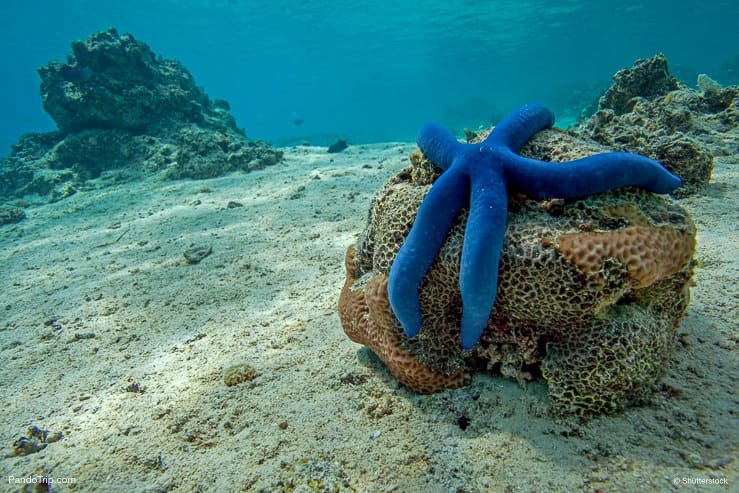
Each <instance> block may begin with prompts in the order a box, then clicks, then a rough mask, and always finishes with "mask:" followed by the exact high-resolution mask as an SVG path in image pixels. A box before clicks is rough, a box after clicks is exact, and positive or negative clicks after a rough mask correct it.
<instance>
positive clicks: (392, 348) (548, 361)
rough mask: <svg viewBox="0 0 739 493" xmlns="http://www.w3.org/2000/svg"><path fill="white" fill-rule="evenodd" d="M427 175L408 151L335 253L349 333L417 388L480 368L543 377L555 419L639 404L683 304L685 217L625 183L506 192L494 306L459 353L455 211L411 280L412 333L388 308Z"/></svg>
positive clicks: (570, 143)
mask: <svg viewBox="0 0 739 493" xmlns="http://www.w3.org/2000/svg"><path fill="white" fill-rule="evenodd" d="M602 150H603V147H602V146H600V145H598V144H596V143H593V142H592V141H587V140H584V139H582V138H578V137H575V136H573V135H569V134H566V133H564V132H561V131H558V130H545V131H542V132H539V133H538V134H537V135H536V136H534V138H532V139H531V140H530V141H529V142H528V143H527V144H526V145H525V146H524V147H523V149H522V151H521V154H522V155H525V156H528V157H532V158H536V159H540V160H544V161H564V160H572V159H577V158H581V157H584V156H587V155H591V154H593V153H595V152H599V151H602ZM553 165H556V164H553ZM439 171H440V170H439V169H438V168H436V167H435V166H434V165H433V164H432V163H431V162H429V161H428V160H427V159H426V158H425V157H424V156H423V155H422V154H421V153H420V152H418V151H417V152H415V153H413V154H412V155H411V165H410V166H408V167H406V168H405V169H403V170H402V171H401V172H400V173H399V174H397V175H396V176H394V177H392V178H391V179H390V180H389V181H388V182H387V183H386V184H385V186H384V187H383V188H382V189H381V190H379V191H378V193H377V194H376V196H375V198H374V201H373V203H372V205H371V208H370V214H369V219H368V223H367V227H366V229H365V231H364V232H363V233H362V235H361V236H360V238H359V240H358V241H357V243H356V246H354V245H353V246H351V247H350V248H349V251H348V252H347V262H346V269H347V278H346V283H345V285H344V288H343V289H342V292H341V296H340V301H339V312H340V315H341V321H342V324H343V326H344V330H345V332H346V333H347V335H348V336H349V337H350V338H351V339H352V340H354V341H356V342H359V343H361V344H365V345H367V346H368V347H369V348H370V349H372V350H373V351H374V352H375V353H376V354H377V355H378V356H379V357H380V359H382V360H383V361H384V362H385V363H386V364H387V366H388V367H389V369H390V371H391V373H392V374H393V375H394V376H395V377H396V378H397V379H398V380H399V381H400V382H401V383H403V384H405V385H406V386H408V387H409V388H410V389H412V390H414V391H418V392H433V391H438V390H441V389H444V388H453V387H457V386H460V385H463V384H464V383H465V382H466V381H468V378H467V375H469V374H470V373H472V372H473V371H474V370H475V369H479V368H481V367H483V368H485V367H487V368H488V369H494V370H498V371H499V372H500V373H502V374H503V375H506V376H510V377H513V378H516V379H518V380H519V381H523V380H527V379H530V378H532V376H533V375H535V374H537V373H538V372H541V375H542V376H543V378H544V379H545V380H546V381H547V383H548V385H549V395H550V401H551V404H552V405H553V407H554V409H556V410H557V411H558V412H564V413H578V414H588V413H602V412H612V411H616V410H619V409H622V408H623V407H624V406H626V405H628V404H630V403H635V402H639V401H640V400H642V399H643V398H644V397H645V396H648V395H649V393H650V391H651V390H652V389H653V388H654V386H655V384H656V383H657V382H658V381H659V379H660V378H661V377H662V376H663V375H664V374H665V372H666V370H667V363H668V361H669V357H670V355H671V353H672V350H673V345H674V341H675V333H676V328H677V326H678V324H679V322H680V320H681V318H682V316H683V314H684V312H685V310H686V307H687V304H688V301H689V291H688V286H689V285H690V279H691V276H692V271H693V262H692V256H693V253H694V248H695V227H694V225H693V222H692V220H691V219H690V217H689V216H688V214H687V212H686V211H685V210H684V209H682V208H681V207H679V206H678V205H677V204H676V202H674V201H673V200H672V199H670V198H667V197H663V196H659V195H655V194H652V193H649V192H646V191H643V190H640V189H636V188H631V187H626V188H622V189H619V190H615V191H609V192H604V193H600V194H596V195H592V196H590V197H587V198H584V199H579V200H562V199H554V200H546V201H535V200H532V199H530V198H529V197H526V196H524V195H522V194H519V195H514V196H513V197H512V198H511V200H510V204H509V211H508V222H507V227H506V235H505V242H504V246H503V251H502V255H501V261H500V273H499V285H498V294H497V302H496V305H495V309H494V311H493V313H492V316H491V318H490V320H489V322H488V325H487V327H486V328H485V331H484V333H483V336H482V340H481V343H480V344H478V345H477V346H476V347H475V348H473V349H472V350H471V351H463V350H462V349H461V348H460V341H459V326H460V318H461V311H462V310H461V308H462V306H461V296H460V292H459V287H458V285H459V261H460V255H461V249H462V243H463V234H464V224H465V221H466V217H467V211H466V210H463V211H462V212H461V213H460V215H459V217H458V218H457V219H456V221H455V223H454V225H453V227H452V230H451V231H450V233H449V234H448V236H447V238H446V241H445V243H444V245H443V247H442V249H441V251H440V252H439V255H438V257H437V259H436V261H435V262H434V264H433V266H432V267H431V270H430V271H429V272H428V274H427V275H426V277H425V278H424V280H423V282H422V284H421V287H420V301H421V308H422V312H423V329H422V330H421V332H420V334H419V335H418V336H416V337H414V338H407V337H406V336H405V335H404V334H403V330H402V328H401V327H400V324H399V323H398V321H397V319H396V318H395V316H394V314H393V313H392V310H391V309H390V306H389V303H388V299H387V274H388V271H389V268H390V265H391V264H392V262H393V259H394V258H395V255H396V254H397V252H398V249H399V248H400V245H401V244H402V243H403V240H404V238H405V236H406V235H407V234H408V231H409V229H410V226H411V224H412V223H413V221H414V218H415V215H416V212H417V210H418V207H419V205H420V203H421V201H422V200H423V198H424V196H425V195H426V193H427V192H428V190H429V189H430V186H431V184H432V183H433V181H434V180H435V179H436V178H437V177H438V176H439Z"/></svg>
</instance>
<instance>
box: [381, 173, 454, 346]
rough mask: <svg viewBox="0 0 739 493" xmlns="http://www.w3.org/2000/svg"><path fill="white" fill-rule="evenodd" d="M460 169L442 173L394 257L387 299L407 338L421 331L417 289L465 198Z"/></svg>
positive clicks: (427, 195) (424, 200)
mask: <svg viewBox="0 0 739 493" xmlns="http://www.w3.org/2000/svg"><path fill="white" fill-rule="evenodd" d="M460 171H461V170H460V169H459V168H455V169H451V170H449V171H447V172H446V173H443V174H442V175H441V176H440V177H439V178H438V179H437V180H436V182H434V184H433V185H432V186H431V190H429V192H428V193H427V194H426V197H425V198H424V199H423V202H422V203H421V207H420V208H419V209H418V213H417V215H416V219H415V221H414V222H413V226H412V227H411V230H410V232H409V233H408V236H407V237H406V239H405V242H404V243H403V246H402V247H401V248H400V250H399V251H398V254H397V255H396V256H395V260H394V261H393V264H392V266H391V267H390V275H389V277H388V285H387V291H388V298H389V299H390V306H391V307H392V309H393V312H394V313H395V316H396V317H397V318H398V320H399V321H400V324H401V325H402V326H403V330H404V331H405V333H406V335H407V336H408V337H413V336H415V335H416V334H418V331H419V330H421V324H422V318H421V305H420V302H419V299H418V288H419V286H420V284H421V280H422V279H423V277H424V276H425V275H426V272H427V271H428V270H429V268H431V265H432V264H433V263H434V260H435V259H436V255H437V254H438V253H439V250H440V249H441V246H442V245H443V244H444V240H446V236H447V233H448V232H449V230H450V229H451V227H452V223H453V222H454V219H455V218H456V217H457V213H458V212H459V209H460V208H461V207H462V206H463V205H464V202H465V200H466V198H467V187H468V185H467V180H468V178H467V176H466V175H464V174H463V173H461V172H460Z"/></svg>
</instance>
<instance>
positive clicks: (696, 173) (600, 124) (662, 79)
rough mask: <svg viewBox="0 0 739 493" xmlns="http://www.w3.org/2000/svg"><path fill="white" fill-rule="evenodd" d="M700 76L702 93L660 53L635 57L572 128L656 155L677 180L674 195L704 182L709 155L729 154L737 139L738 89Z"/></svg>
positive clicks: (708, 174) (709, 166) (608, 142)
mask: <svg viewBox="0 0 739 493" xmlns="http://www.w3.org/2000/svg"><path fill="white" fill-rule="evenodd" d="M701 80H702V84H701V88H702V91H703V92H699V91H695V90H693V89H690V88H687V87H685V86H681V85H679V84H678V83H677V81H676V80H675V78H674V77H672V76H671V75H670V73H669V70H668V65H667V60H666V59H665V57H664V56H663V55H657V56H655V57H653V58H650V59H645V60H638V61H637V62H636V64H635V65H634V67H632V68H628V69H624V70H621V71H619V72H618V73H617V74H616V75H615V76H614V81H615V82H614V84H613V86H611V88H610V89H608V91H607V92H606V94H605V95H604V96H603V97H602V98H601V99H600V102H599V106H598V110H597V111H596V112H595V114H593V115H592V116H591V117H590V118H589V119H588V120H587V121H585V122H584V123H583V124H582V125H581V126H580V127H579V129H578V130H579V132H580V133H581V134H582V135H584V136H587V137H590V138H592V139H594V140H596V141H597V142H600V143H602V144H604V145H606V146H608V147H609V148H612V149H618V150H621V151H629V152H638V153H640V154H643V155H645V156H649V157H651V158H653V159H656V160H657V161H659V162H661V163H662V164H664V165H665V167H667V168H668V169H669V170H670V171H672V172H673V173H675V174H677V175H678V176H680V178H682V180H683V186H682V187H680V189H679V190H678V191H677V193H676V194H677V195H678V196H681V195H687V194H691V193H694V192H696V191H698V190H700V189H701V188H703V187H705V186H706V185H707V184H708V181H709V179H710V177H711V170H712V169H713V159H714V156H720V155H722V154H726V153H733V152H735V151H736V142H737V139H739V125H737V122H739V103H738V102H739V88H737V87H725V88H722V87H720V86H718V85H717V84H716V83H714V84H707V83H706V82H705V76H704V77H702V78H701ZM699 82H701V81H699ZM732 143H733V144H732Z"/></svg>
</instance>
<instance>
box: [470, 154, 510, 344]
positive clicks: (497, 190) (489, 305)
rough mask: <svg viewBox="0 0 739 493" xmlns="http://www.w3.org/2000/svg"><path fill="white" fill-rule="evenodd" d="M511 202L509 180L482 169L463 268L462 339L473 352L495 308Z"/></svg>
mask: <svg viewBox="0 0 739 493" xmlns="http://www.w3.org/2000/svg"><path fill="white" fill-rule="evenodd" d="M481 168H482V169H481ZM507 201H508V200H507V195H506V185H505V179H504V178H503V176H502V174H501V173H500V171H499V170H495V169H491V168H490V167H488V166H480V167H478V168H477V169H476V174H475V175H473V177H472V182H471V191H470V214H469V217H468V219H467V226H466V228H465V234H464V245H463V247H462V260H461V264H460V269H459V270H460V274H459V288H460V291H461V293H462V325H461V334H460V336H461V343H462V347H463V348H464V349H471V348H472V347H473V346H474V345H475V344H477V342H478V341H479V340H480V337H481V336H482V332H483V330H485V326H486V325H487V323H488V319H489V318H490V312H491V311H492V309H493V306H494V305H495V295H496V291H497V289H498V264H499V262H500V253H501V251H502V249H503V239H504V236H505V223H506V216H507V212H508V211H507Z"/></svg>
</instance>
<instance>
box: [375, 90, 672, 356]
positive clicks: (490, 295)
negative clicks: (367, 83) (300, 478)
mask: <svg viewBox="0 0 739 493" xmlns="http://www.w3.org/2000/svg"><path fill="white" fill-rule="evenodd" d="M553 124H554V114H553V113H552V112H551V111H550V110H549V109H547V108H545V107H544V106H542V105H540V104H536V103H531V104H527V105H525V106H523V107H522V108H519V109H518V110H517V111H515V112H513V113H511V114H510V115H508V116H507V117H506V118H505V119H504V120H503V121H502V122H500V123H499V124H498V125H497V126H496V127H495V129H494V130H493V132H492V133H491V134H490V135H489V136H488V137H487V138H486V139H485V140H484V141H483V142H481V143H479V144H462V143H461V142H458V141H457V140H456V139H455V138H454V136H453V135H452V134H451V133H450V132H449V131H448V130H447V129H446V128H444V127H443V126H441V125H439V124H436V123H428V124H426V125H424V126H423V127H422V128H421V130H420V131H419V133H418V139H417V142H418V146H419V147H420V148H421V150H422V151H423V153H424V154H425V155H426V157H427V158H428V159H429V160H430V161H431V162H433V163H434V164H436V165H437V166H438V167H440V168H441V169H442V170H443V172H442V174H441V176H440V177H439V178H438V179H437V180H436V182H434V184H433V186H432V187H431V190H430V191H429V192H428V194H427V195H426V197H425V198H424V200H423V202H422V203H421V206H420V208H419V209H418V214H417V215H416V219H415V221H414V223H413V227H412V228H411V230H410V232H409V233H408V236H407V238H406V239H405V242H404V243H403V245H402V247H401V248H400V251H398V254H397V256H396V257H395V260H394V261H393V264H392V266H391V268H390V275H389V279H388V296H389V299H390V305H391V306H392V309H393V312H394V313H395V315H396V316H397V318H398V320H399V321H400V323H401V325H402V326H403V329H404V330H405V333H406V335H407V336H408V337H413V336H415V335H416V334H418V332H419V331H420V330H421V324H422V317H421V306H420V303H419V297H418V289H419V286H420V284H421V280H422V279H423V277H424V276H425V275H426V272H427V271H428V270H429V268H431V264H433V262H434V259H435V258H436V255H437V254H438V253H439V250H440V249H441V246H442V245H443V243H444V240H445V239H446V236H447V233H448V232H449V230H450V229H451V227H452V223H453V222H454V219H455V218H456V217H457V213H458V212H459V210H460V209H461V208H462V207H464V206H465V205H469V217H468V218H467V225H466V228H465V233H464V244H463V247H462V259H461V264H460V267H459V272H460V274H459V288H460V291H461V293H462V325H461V343H462V347H463V348H464V349H471V348H472V347H473V346H474V345H475V344H477V342H478V341H479V340H480V337H481V336H482V332H483V330H484V329H485V326H486V325H487V322H488V318H489V317H490V313H491V311H492V309H493V306H494V305H495V295H496V291H497V288H498V262H499V260H500V254H501V251H502V249H503V237H504V235H505V224H506V215H507V202H508V197H507V190H506V189H507V187H510V188H511V189H515V190H518V191H521V192H523V193H525V194H526V195H528V196H530V197H532V198H534V199H538V200H543V199H552V198H576V197H584V196H587V195H592V194H596V193H599V192H603V191H606V190H611V189H615V188H620V187H624V186H638V187H642V188H645V189H647V190H649V191H652V192H656V193H669V192H671V191H673V190H675V189H676V188H677V187H679V186H680V183H681V182H680V178H678V177H677V176H675V175H673V174H672V173H670V172H669V171H667V170H666V169H665V168H664V167H663V166H662V165H661V164H660V163H658V162H657V161H654V160H652V159H649V158H647V157H644V156H641V155H639V154H632V153H627V152H607V153H602V154H596V155H593V156H589V157H586V158H583V159H578V160H575V161H570V162H565V163H549V162H545V161H538V160H536V159H529V158H525V157H523V156H519V155H518V152H519V150H520V149H521V147H522V146H523V145H524V144H525V143H526V141H528V140H529V139H530V138H531V137H532V136H533V135H534V134H535V133H536V132H538V131H539V130H542V129H545V128H549V127H551V126H552V125H553ZM468 201H469V202H468Z"/></svg>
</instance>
